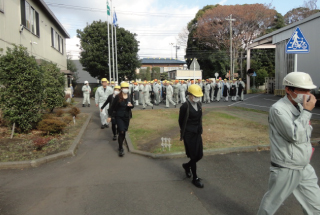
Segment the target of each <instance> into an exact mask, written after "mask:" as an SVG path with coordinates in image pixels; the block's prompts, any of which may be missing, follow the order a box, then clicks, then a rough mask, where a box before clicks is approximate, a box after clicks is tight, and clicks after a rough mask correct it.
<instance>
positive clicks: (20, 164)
mask: <svg viewBox="0 0 320 215" xmlns="http://www.w3.org/2000/svg"><path fill="white" fill-rule="evenodd" d="M91 117H92V113H88V118H87V120H86V121H85V123H84V124H83V126H82V128H81V130H80V132H79V134H78V135H77V137H76V138H75V139H74V141H73V143H72V144H71V146H70V147H69V149H68V150H67V151H63V152H59V153H57V154H53V155H49V156H46V157H43V158H38V159H35V160H29V161H13V162H3V163H0V170H1V169H25V168H31V167H38V166H40V165H42V164H45V163H49V162H51V161H55V160H58V159H61V158H66V157H71V156H75V155H76V151H77V148H78V145H79V143H80V140H81V138H82V136H83V134H84V132H85V130H86V128H87V126H88V124H89V122H90V120H91Z"/></svg>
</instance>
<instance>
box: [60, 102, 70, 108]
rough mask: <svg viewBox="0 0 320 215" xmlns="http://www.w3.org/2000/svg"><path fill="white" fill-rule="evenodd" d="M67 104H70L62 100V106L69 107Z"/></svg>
mask: <svg viewBox="0 0 320 215" xmlns="http://www.w3.org/2000/svg"><path fill="white" fill-rule="evenodd" d="M69 106H70V103H69V102H67V101H63V103H62V107H64V108H66V107H69Z"/></svg>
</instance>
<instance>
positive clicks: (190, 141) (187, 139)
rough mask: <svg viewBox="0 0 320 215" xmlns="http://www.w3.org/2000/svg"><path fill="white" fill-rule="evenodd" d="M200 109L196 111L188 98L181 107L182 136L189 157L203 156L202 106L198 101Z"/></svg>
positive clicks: (197, 157) (198, 158) (195, 158)
mask: <svg viewBox="0 0 320 215" xmlns="http://www.w3.org/2000/svg"><path fill="white" fill-rule="evenodd" d="M197 105H198V111H196V110H195V109H194V108H193V106H192V105H191V104H190V101H188V100H187V102H185V103H184V104H183V105H182V106H181V107H180V112H179V125H180V132H181V138H180V140H183V141H184V146H185V150H186V154H187V156H188V157H189V158H191V159H194V160H200V159H201V158H202V156H203V144H202V137H201V134H202V132H203V128H202V107H201V104H200V103H198V104H197Z"/></svg>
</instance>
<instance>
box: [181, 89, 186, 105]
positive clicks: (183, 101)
mask: <svg viewBox="0 0 320 215" xmlns="http://www.w3.org/2000/svg"><path fill="white" fill-rule="evenodd" d="M180 99H181V103H185V102H186V93H185V92H184V91H182V92H180Z"/></svg>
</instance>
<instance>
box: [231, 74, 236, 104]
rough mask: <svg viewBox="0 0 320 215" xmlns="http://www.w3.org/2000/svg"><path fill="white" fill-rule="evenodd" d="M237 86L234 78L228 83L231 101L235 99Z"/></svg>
mask: <svg viewBox="0 0 320 215" xmlns="http://www.w3.org/2000/svg"><path fill="white" fill-rule="evenodd" d="M236 93H237V86H236V80H235V79H234V80H233V83H232V84H231V85H230V96H231V101H233V102H235V101H236V100H237V96H236V95H237V94H236Z"/></svg>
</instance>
